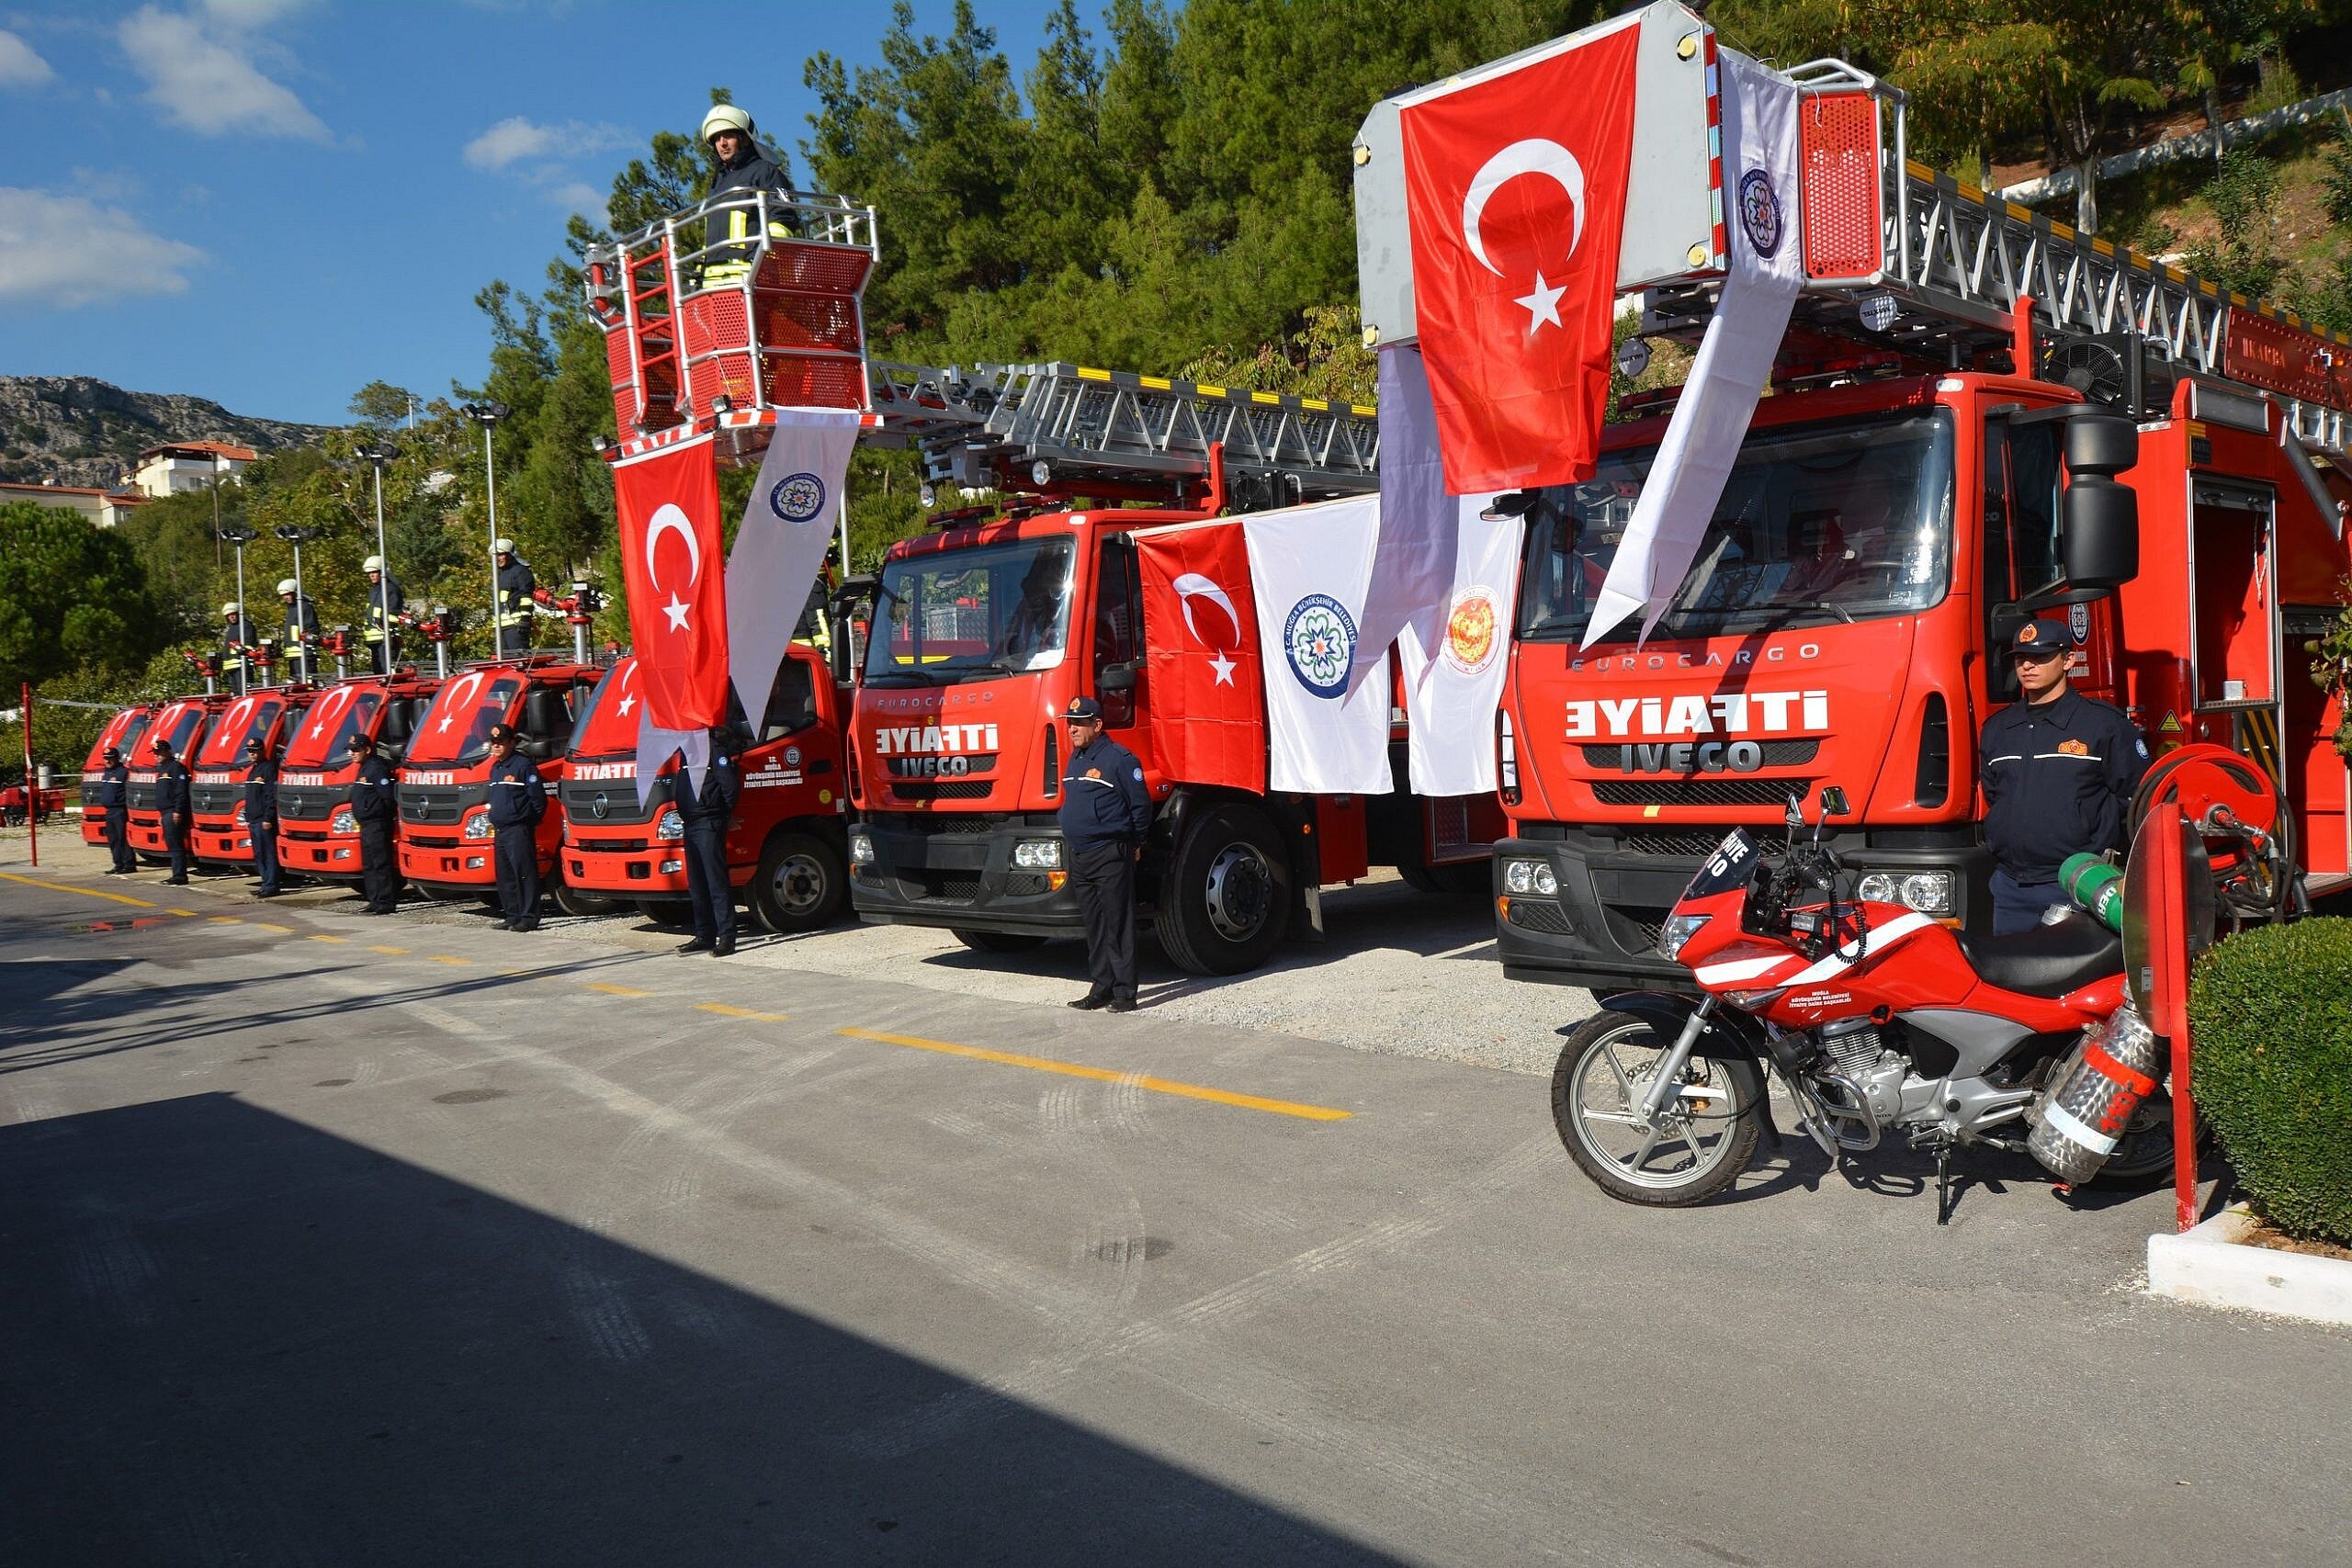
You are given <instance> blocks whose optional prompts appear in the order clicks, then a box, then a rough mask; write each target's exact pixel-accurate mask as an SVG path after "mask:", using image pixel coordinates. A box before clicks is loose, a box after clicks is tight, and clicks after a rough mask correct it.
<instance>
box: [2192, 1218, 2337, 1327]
mask: <svg viewBox="0 0 2352 1568" xmlns="http://www.w3.org/2000/svg"><path fill="white" fill-rule="evenodd" d="M2253 1223H2254V1216H2253V1215H2252V1214H2251V1213H2248V1212H2247V1211H2246V1210H2245V1208H2244V1207H2242V1206H2241V1207H2236V1208H2231V1209H2225V1210H2223V1211H2222V1213H2218V1214H2216V1215H2214V1216H2213V1217H2212V1218H2211V1219H2210V1220H2207V1221H2206V1222H2205V1223H2204V1224H2200V1225H2199V1226H2197V1227H2196V1228H2195V1229H2193V1230H2190V1231H2188V1232H2186V1233H2184V1234H2182V1235H2152V1236H2150V1237H2149V1238H2148V1293H2149V1294H2151V1295H2157V1296H2170V1297H2172V1298H2173V1299H2174V1300H2176V1301H2183V1302H2195V1303H2198V1304H2199V1305H2200V1306H2222V1307H2239V1308H2242V1309H2244V1310H2245V1311H2247V1312H2263V1313H2269V1314H2273V1315H2275V1316H2278V1317H2299V1318H2302V1319H2304V1320H2305V1321H2306V1322H2311V1323H2335V1324H2343V1325H2352V1261H2346V1259H2344V1258H2312V1257H2309V1256H2307V1255H2305V1254H2303V1253H2300V1252H2279V1251H2277V1250H2275V1249H2273V1248H2271V1247H2255V1246H2253V1245H2251V1244H2249V1243H2246V1242H2245V1241H2242V1240H2240V1239H2239V1238H2240V1237H2241V1236H2243V1235H2245V1232H2246V1231H2247V1230H2248V1229H2249V1228H2251V1226H2252V1224H2253Z"/></svg>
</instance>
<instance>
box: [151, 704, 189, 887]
mask: <svg viewBox="0 0 2352 1568" xmlns="http://www.w3.org/2000/svg"><path fill="white" fill-rule="evenodd" d="M155 810H156V814H157V815H158V816H160V817H161V818H163V822H164V848H165V849H166V850H169V851H170V852H171V855H172V874H171V875H169V876H167V877H165V878H164V886H168V887H185V886H187V830H188V828H189V826H190V824H189V820H188V802H187V763H186V762H183V761H180V760H179V759H178V758H177V757H175V756H174V755H173V754H172V743H171V742H170V741H168V740H158V741H156V742H155Z"/></svg>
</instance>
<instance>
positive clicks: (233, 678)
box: [220, 604, 254, 697]
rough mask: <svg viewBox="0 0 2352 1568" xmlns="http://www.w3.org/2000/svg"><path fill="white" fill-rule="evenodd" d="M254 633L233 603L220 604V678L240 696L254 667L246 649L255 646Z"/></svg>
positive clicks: (243, 692)
mask: <svg viewBox="0 0 2352 1568" xmlns="http://www.w3.org/2000/svg"><path fill="white" fill-rule="evenodd" d="M253 642H254V634H253V631H252V629H251V628H250V627H248V626H246V625H245V617H244V615H243V613H242V612H240V611H239V610H238V608H237V606H236V605H235V604H223V605H221V606H220V680H221V683H222V684H224V685H226V686H227V687H228V688H229V690H231V691H232V692H234V693H235V694H237V695H238V696H241V697H242V696H243V695H244V694H245V691H246V682H245V676H246V673H247V671H250V670H251V668H252V656H251V655H250V654H248V653H247V652H246V651H245V650H246V649H249V648H251V647H252V646H253Z"/></svg>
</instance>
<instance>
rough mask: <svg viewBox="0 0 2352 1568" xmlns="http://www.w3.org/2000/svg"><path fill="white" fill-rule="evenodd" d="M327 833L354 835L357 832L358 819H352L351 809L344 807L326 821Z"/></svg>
mask: <svg viewBox="0 0 2352 1568" xmlns="http://www.w3.org/2000/svg"><path fill="white" fill-rule="evenodd" d="M327 831H328V832H330V833H356V832H357V831H359V818H356V817H354V816H353V815H352V814H351V807H348V806H346V807H344V808H343V809H342V810H340V811H338V812H336V813H335V814H334V817H333V818H330V819H329V820H328V822H327Z"/></svg>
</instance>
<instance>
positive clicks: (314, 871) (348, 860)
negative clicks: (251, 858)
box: [277, 825, 360, 887]
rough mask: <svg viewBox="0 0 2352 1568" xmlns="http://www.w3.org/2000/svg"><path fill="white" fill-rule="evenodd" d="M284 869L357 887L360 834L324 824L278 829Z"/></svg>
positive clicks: (279, 862)
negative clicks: (341, 830) (329, 827)
mask: <svg viewBox="0 0 2352 1568" xmlns="http://www.w3.org/2000/svg"><path fill="white" fill-rule="evenodd" d="M277 865H278V869H279V870H280V871H290V872H298V873H300V874H301V875H304V876H307V877H310V878H311V880H313V881H316V882H332V883H335V884H337V885H339V886H346V887H356V886H359V884H360V875H359V835H358V834H356V833H337V832H334V831H332V830H331V829H328V828H326V827H325V826H324V825H319V826H315V827H313V826H301V827H284V826H281V827H280V828H279V829H278V832H277Z"/></svg>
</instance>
